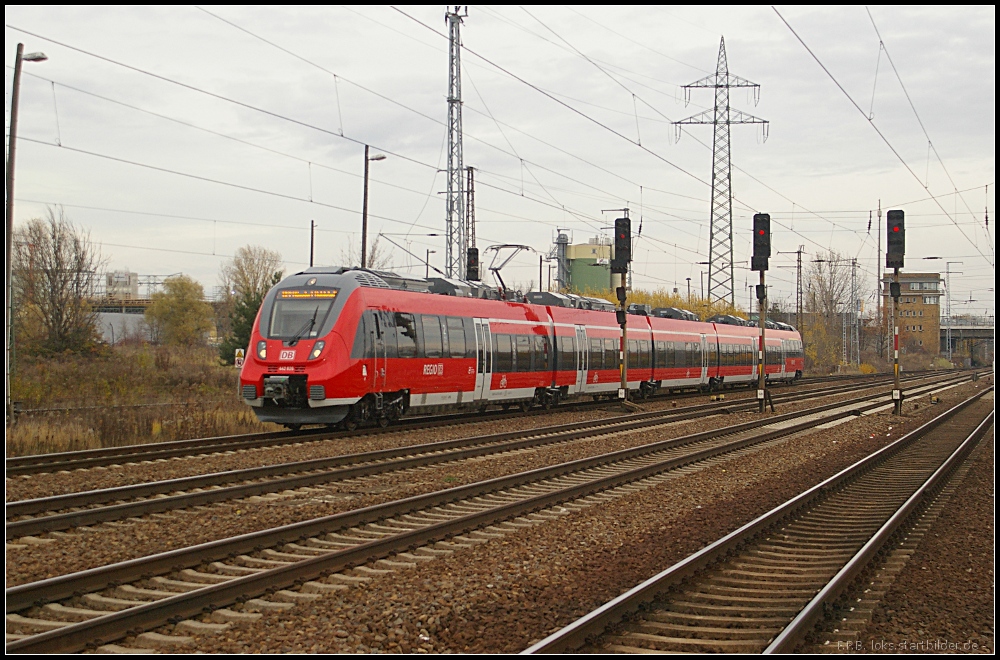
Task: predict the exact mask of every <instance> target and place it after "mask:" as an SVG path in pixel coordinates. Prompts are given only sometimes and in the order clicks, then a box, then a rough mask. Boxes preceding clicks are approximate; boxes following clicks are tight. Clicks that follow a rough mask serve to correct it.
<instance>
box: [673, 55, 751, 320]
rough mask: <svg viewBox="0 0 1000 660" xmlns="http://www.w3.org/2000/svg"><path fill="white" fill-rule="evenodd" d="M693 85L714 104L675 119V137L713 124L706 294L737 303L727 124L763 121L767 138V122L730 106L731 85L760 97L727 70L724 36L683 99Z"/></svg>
mask: <svg viewBox="0 0 1000 660" xmlns="http://www.w3.org/2000/svg"><path fill="white" fill-rule="evenodd" d="M696 87H707V88H711V89H715V108H713V109H712V110H705V111H704V112H699V113H698V114H696V115H693V116H691V117H688V118H687V119H681V120H680V121H677V122H674V126H676V127H677V131H678V133H677V137H678V139H679V138H680V130H681V129H680V126H682V125H685V124H712V125H713V126H714V127H715V130H714V139H713V145H714V149H713V152H712V224H711V230H710V232H709V233H710V237H709V248H708V297H709V300H711V301H712V302H720V301H721V302H728V303H729V304H730V305H735V304H736V297H735V292H734V290H733V192H732V164H731V162H730V159H729V126H730V124H763V125H764V139H765V140H766V139H767V126H768V122H767V120H765V119H760V118H758V117H754V116H753V115H748V114H746V113H745V112H741V111H739V110H733V109H731V108H730V107H729V90H730V89H731V88H733V87H750V88H752V89H753V90H754V102H755V103H756V100H757V99H758V98H759V95H760V85H758V84H757V83H754V82H750V81H749V80H747V79H746V78H741V77H739V76H735V75H733V74H731V73H729V65H728V63H727V61H726V40H725V38H724V37H723V38H722V40H721V41H720V43H719V60H718V63H717V64H716V67H715V73H713V74H710V75H707V76H705V77H704V78H702V79H701V80H696V81H695V82H693V83H691V84H690V85H684V97H685V101H688V100H690V95H691V90H692V89H694V88H696Z"/></svg>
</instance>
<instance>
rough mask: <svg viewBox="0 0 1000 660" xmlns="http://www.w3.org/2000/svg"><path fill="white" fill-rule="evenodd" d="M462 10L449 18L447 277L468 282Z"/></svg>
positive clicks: (463, 15) (457, 9)
mask: <svg viewBox="0 0 1000 660" xmlns="http://www.w3.org/2000/svg"><path fill="white" fill-rule="evenodd" d="M460 9H461V7H455V10H454V11H449V12H448V13H446V14H445V18H446V19H447V21H448V35H449V42H450V48H449V51H448V52H449V55H448V189H447V192H446V193H445V194H446V195H447V201H446V205H445V224H446V226H447V235H448V237H447V239H446V240H447V245H446V246H445V274H446V275H447V276H448V277H454V278H457V279H464V278H465V251H466V248H467V247H468V245H467V242H466V239H465V191H464V177H465V172H464V168H463V167H462V36H461V32H460V30H459V27H460V26H461V25H462V18H464V17H465V16H468V15H469V12H468V7H466V10H465V13H464V14H460V13H459V10H460Z"/></svg>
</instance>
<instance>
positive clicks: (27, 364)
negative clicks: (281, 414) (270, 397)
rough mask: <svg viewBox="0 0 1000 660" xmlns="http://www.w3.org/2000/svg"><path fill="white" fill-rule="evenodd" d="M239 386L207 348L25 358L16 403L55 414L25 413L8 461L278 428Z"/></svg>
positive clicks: (13, 433)
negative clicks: (244, 398) (260, 417)
mask: <svg viewBox="0 0 1000 660" xmlns="http://www.w3.org/2000/svg"><path fill="white" fill-rule="evenodd" d="M238 380H239V379H238V372H237V370H236V369H234V368H233V367H231V366H222V365H221V364H219V361H218V357H217V355H216V354H215V352H214V351H213V350H212V349H209V348H197V349H183V350H182V349H167V348H162V347H161V348H155V347H148V346H123V347H116V348H114V349H110V350H108V351H107V352H106V353H105V354H102V355H100V356H97V357H86V358H84V357H77V356H65V357H64V356H60V357H56V358H49V359H40V358H32V359H23V360H20V361H19V363H18V371H17V373H16V374H15V378H14V381H13V384H12V393H11V394H12V399H13V400H14V401H20V402H22V407H23V408H24V409H25V410H36V411H37V410H38V409H58V410H49V411H47V412H41V411H38V412H32V413H28V414H22V415H20V416H19V417H18V421H17V424H15V425H14V427H13V428H10V429H8V432H7V442H6V449H7V456H24V455H28V454H40V453H50V452H60V451H76V450H80V449H94V448H101V447H119V446H123V445H131V444H138V443H148V442H164V441H169V440H186V439H189V438H203V437H211V436H218V435H231V434H234V433H251V432H258V431H270V430H276V429H277V428H278V427H277V426H275V425H273V424H262V423H260V422H258V421H257V419H256V417H254V415H253V413H252V412H251V411H250V409H249V408H248V407H247V406H246V405H244V404H243V403H242V402H241V401H240V399H239V396H238V395H237V390H238V384H239V382H238Z"/></svg>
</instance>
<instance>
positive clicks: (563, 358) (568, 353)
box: [556, 337, 576, 371]
mask: <svg viewBox="0 0 1000 660" xmlns="http://www.w3.org/2000/svg"><path fill="white" fill-rule="evenodd" d="M556 369H558V370H559V371H576V351H575V350H574V349H573V338H572V337H556Z"/></svg>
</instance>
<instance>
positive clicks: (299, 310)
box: [266, 287, 338, 341]
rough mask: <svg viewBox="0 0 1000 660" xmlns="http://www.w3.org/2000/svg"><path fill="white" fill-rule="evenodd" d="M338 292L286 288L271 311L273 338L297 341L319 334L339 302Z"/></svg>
mask: <svg viewBox="0 0 1000 660" xmlns="http://www.w3.org/2000/svg"><path fill="white" fill-rule="evenodd" d="M337 291H338V289H316V288H312V287H310V288H308V289H284V290H282V291H279V292H278V295H277V297H276V298H275V299H274V307H273V308H272V309H271V318H270V328H269V331H268V332H267V333H266V335H267V336H268V337H270V338H271V339H287V340H290V341H298V340H299V339H310V338H312V337H316V336H317V335H319V332H320V328H322V327H323V324H324V323H325V322H326V317H327V316H328V315H329V314H330V309H332V308H333V301H334V300H336V299H337Z"/></svg>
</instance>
